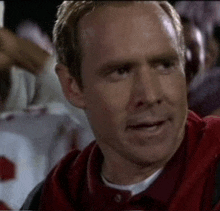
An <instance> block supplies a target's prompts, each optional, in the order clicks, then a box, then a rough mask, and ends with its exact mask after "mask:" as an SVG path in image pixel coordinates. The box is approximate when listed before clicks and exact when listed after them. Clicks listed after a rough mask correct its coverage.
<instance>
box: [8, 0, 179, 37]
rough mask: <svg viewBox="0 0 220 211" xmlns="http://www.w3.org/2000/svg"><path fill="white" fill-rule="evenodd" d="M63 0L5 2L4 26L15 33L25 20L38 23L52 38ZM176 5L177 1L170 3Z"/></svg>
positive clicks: (15, 0) (10, 0) (17, 0)
mask: <svg viewBox="0 0 220 211" xmlns="http://www.w3.org/2000/svg"><path fill="white" fill-rule="evenodd" d="M62 1H63V0H51V1H43V0H35V1H34V0H14V1H12V0H9V1H5V15H4V26H5V27H7V28H9V29H11V30H12V31H14V32H15V30H16V27H17V26H18V24H19V23H20V22H21V21H23V20H31V21H33V22H36V23H38V25H39V26H40V27H41V29H42V30H43V31H44V32H46V33H47V34H48V35H49V36H50V37H51V36H52V28H53V24H54V21H55V19H56V11H57V6H58V5H60V4H61V3H62ZM169 2H170V3H171V4H174V2H175V1H169Z"/></svg>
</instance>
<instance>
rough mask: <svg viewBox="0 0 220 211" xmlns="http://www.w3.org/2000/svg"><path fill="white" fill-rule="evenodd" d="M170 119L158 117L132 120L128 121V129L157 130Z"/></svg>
mask: <svg viewBox="0 0 220 211" xmlns="http://www.w3.org/2000/svg"><path fill="white" fill-rule="evenodd" d="M167 121H168V119H157V120H155V119H154V120H130V121H128V124H127V127H126V129H127V130H135V131H139V130H142V131H143V130H145V131H147V132H156V131H158V130H159V129H161V128H162V127H163V126H164V125H165V123H166V122H167Z"/></svg>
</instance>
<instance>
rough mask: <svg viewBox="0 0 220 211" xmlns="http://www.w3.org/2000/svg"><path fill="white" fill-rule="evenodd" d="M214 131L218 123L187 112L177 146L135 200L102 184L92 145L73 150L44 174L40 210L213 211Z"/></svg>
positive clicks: (218, 139)
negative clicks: (152, 181) (46, 175)
mask: <svg viewBox="0 0 220 211" xmlns="http://www.w3.org/2000/svg"><path fill="white" fill-rule="evenodd" d="M219 128H220V120H218V119H215V118H207V119H206V120H202V119H200V118H199V117H198V116H196V115H195V114H194V113H190V114H189V117H188V122H187V126H186V136H185V138H184V140H183V142H182V144H181V146H180V147H179V149H178V150H177V152H176V153H175V155H174V156H173V157H172V159H171V160H170V161H169V162H168V163H167V165H166V166H165V168H164V170H163V172H162V173H161V175H160V176H159V177H158V178H157V179H156V181H155V182H154V183H153V184H152V185H151V186H150V187H149V188H148V189H147V190H145V191H143V192H141V193H139V194H138V195H135V196H131V194H130V192H129V191H121V190H116V189H113V188H110V187H107V186H105V185H104V183H103V182H102V179H101V176H100V172H101V165H102V161H103V156H102V153H101V151H100V149H99V147H98V145H97V144H96V143H95V142H93V143H92V144H91V145H90V146H88V147H87V148H86V149H85V150H84V151H83V152H81V153H80V152H79V151H77V150H75V151H72V152H71V153H70V154H69V155H67V156H66V158H65V159H63V160H62V162H61V163H60V164H59V165H58V166H57V167H56V168H55V169H54V170H53V171H52V172H51V173H50V175H49V176H48V178H47V181H46V184H45V187H44V191H43V195H42V198H41V199H42V200H41V210H76V211H79V210H80V211H81V210H84V211H87V210H90V211H91V210H96V211H98V210H100V211H101V210H104V211H113V210H114V211H116V210H154V211H157V210H170V211H177V210H178V211H186V210H187V211H190V210H192V211H201V210H204V211H209V210H212V205H211V203H212V199H213V194H214V181H215V172H216V164H217V163H218V161H219V159H220V130H219Z"/></svg>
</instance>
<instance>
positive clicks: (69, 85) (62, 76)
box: [55, 64, 85, 109]
mask: <svg viewBox="0 0 220 211" xmlns="http://www.w3.org/2000/svg"><path fill="white" fill-rule="evenodd" d="M55 70H56V73H57V75H58V78H59V80H60V83H61V86H62V89H63V93H64V96H65V97H66V99H67V100H68V101H69V102H70V103H71V104H72V105H74V106H76V107H78V108H82V109H85V100H84V94H83V91H82V90H81V89H80V87H79V85H78V83H77V81H76V79H75V78H74V77H73V76H71V75H70V73H69V68H68V67H66V66H65V65H63V64H57V65H56V67H55Z"/></svg>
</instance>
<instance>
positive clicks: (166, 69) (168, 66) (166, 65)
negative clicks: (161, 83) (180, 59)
mask: <svg viewBox="0 0 220 211" xmlns="http://www.w3.org/2000/svg"><path fill="white" fill-rule="evenodd" d="M175 66H176V63H175V62H170V61H164V62H161V63H159V64H157V67H156V68H157V69H158V70H159V71H161V72H162V73H163V74H169V73H171V72H173V71H174V69H175Z"/></svg>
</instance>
